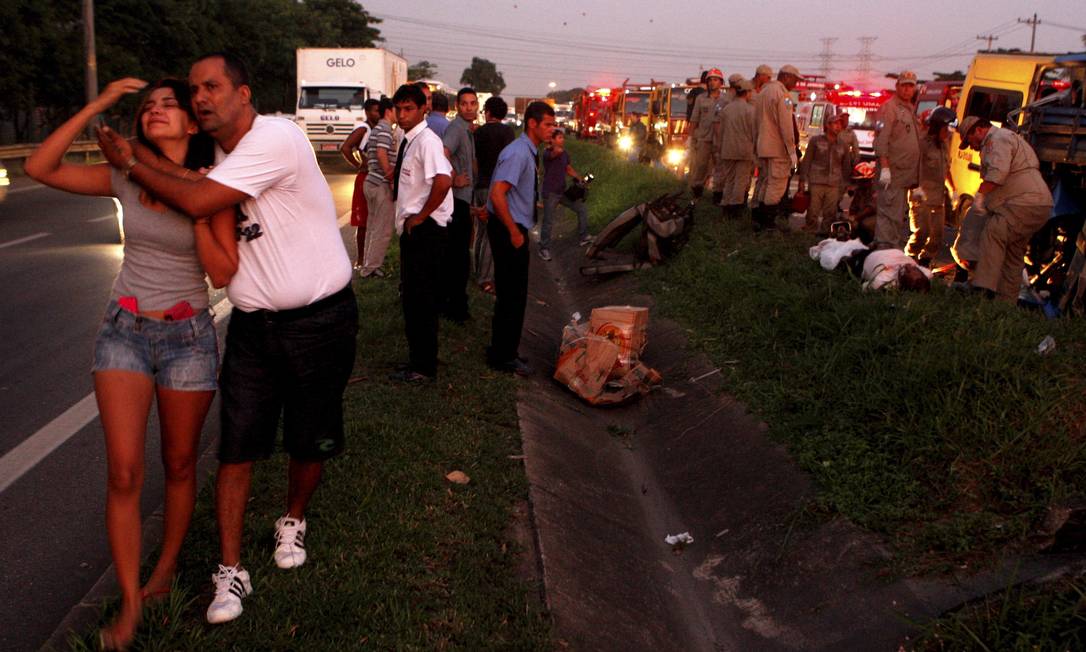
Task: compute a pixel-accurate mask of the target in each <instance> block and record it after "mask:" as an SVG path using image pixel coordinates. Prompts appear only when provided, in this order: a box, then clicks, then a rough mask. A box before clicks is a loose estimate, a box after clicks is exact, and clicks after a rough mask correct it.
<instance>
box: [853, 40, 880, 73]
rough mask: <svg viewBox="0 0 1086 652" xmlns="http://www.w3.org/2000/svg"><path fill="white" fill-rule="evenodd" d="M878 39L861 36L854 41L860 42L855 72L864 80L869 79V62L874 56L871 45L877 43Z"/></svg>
mask: <svg viewBox="0 0 1086 652" xmlns="http://www.w3.org/2000/svg"><path fill="white" fill-rule="evenodd" d="M878 38H879V37H877V36H861V37H859V38H858V39H856V40H857V41H859V42H860V64H859V67H858V70H857V72H859V74H860V77H861V78H863V79H864V80H867V79H868V78H870V77H871V60H872V59H873V58H874V56H875V55H874V53H873V52H872V51H871V44H872V43H874V42H875V41H877V40H878Z"/></svg>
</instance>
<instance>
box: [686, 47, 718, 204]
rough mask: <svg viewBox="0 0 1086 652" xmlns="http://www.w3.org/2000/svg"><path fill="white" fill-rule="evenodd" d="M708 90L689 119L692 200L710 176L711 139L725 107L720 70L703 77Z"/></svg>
mask: <svg viewBox="0 0 1086 652" xmlns="http://www.w3.org/2000/svg"><path fill="white" fill-rule="evenodd" d="M705 83H706V85H708V87H709V91H708V92H707V93H702V94H701V95H698V99H696V100H694V112H693V113H692V114H691V115H690V134H691V136H690V142H691V143H692V144H693V153H694V158H693V160H692V161H691V164H690V189H691V191H692V192H693V194H694V199H698V198H700V197H701V193H702V192H703V191H704V189H705V179H706V177H708V176H709V174H710V173H711V172H712V167H711V166H712V163H713V159H714V154H715V152H714V151H713V135H714V134H715V133H716V129H717V128H718V124H719V122H718V121H719V119H720V111H721V110H722V109H723V108H724V104H726V103H727V96H726V95H725V94H724V92H723V91H722V90H721V87H722V86H723V85H724V73H722V72H720V69H719V68H712V69H710V70H709V72H708V73H707V74H706V75H705Z"/></svg>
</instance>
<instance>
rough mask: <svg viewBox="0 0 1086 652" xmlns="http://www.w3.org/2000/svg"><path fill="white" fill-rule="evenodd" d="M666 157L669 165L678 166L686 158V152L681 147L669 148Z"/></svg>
mask: <svg viewBox="0 0 1086 652" xmlns="http://www.w3.org/2000/svg"><path fill="white" fill-rule="evenodd" d="M665 157H666V158H665V160H666V161H667V164H668V165H674V166H678V165H680V164H681V163H682V162H683V159H684V158H686V152H685V151H683V150H681V149H674V148H673V149H669V150H667V154H666V155H665Z"/></svg>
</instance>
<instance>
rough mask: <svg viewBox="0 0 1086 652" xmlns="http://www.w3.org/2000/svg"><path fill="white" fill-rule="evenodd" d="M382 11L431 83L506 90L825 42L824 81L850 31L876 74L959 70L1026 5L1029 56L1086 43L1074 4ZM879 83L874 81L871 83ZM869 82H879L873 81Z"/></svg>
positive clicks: (851, 69) (848, 49)
mask: <svg viewBox="0 0 1086 652" xmlns="http://www.w3.org/2000/svg"><path fill="white" fill-rule="evenodd" d="M362 4H363V6H364V7H365V8H366V10H367V11H369V12H370V13H371V14H373V15H374V16H377V17H379V18H382V19H384V22H383V23H381V24H380V25H379V28H380V30H381V34H382V35H383V36H384V38H385V43H384V46H385V47H387V48H388V49H390V50H393V51H396V52H400V51H401V50H402V51H403V55H404V57H405V58H406V59H407V61H408V63H415V62H417V61H419V60H422V59H426V60H428V61H430V62H433V63H436V64H437V65H438V73H439V74H438V79H440V80H441V81H444V82H446V83H448V84H450V85H452V86H453V87H456V86H457V85H458V82H459V80H460V73H461V72H462V71H463V69H464V68H465V67H467V66H468V64H469V63H470V62H471V58H472V56H479V57H483V58H487V59H490V60H491V61H494V62H495V63H496V64H497V65H498V70H499V71H501V72H502V74H503V75H504V77H505V81H506V84H507V87H506V89H505V91H504V92H503V95H507V96H512V95H538V94H543V93H546V92H547V90H548V88H547V86H548V83H549V82H552V81H553V82H555V83H556V84H557V88H559V89H564V88H571V87H574V86H586V85H593V86H607V85H617V84H620V83H621V82H622V80H623V79H626V78H630V81H633V82H647V81H649V79H650V78H655V79H657V80H662V81H668V82H679V81H682V80H683V79H685V78H686V77H690V76H694V75H697V74H698V72H699V70H701V69H702V68H709V67H720V68H722V69H723V71H724V74H725V76H727V75H730V74H731V73H733V72H738V73H741V74H743V75H744V76H747V77H749V76H751V75H752V74H753V71H754V68H755V67H756V66H757V65H758V64H760V63H767V64H769V65H771V66H773V68H774V69H776V68H778V67H779V66H781V65H783V64H786V63H791V64H793V65H795V66H797V67H798V68H799V69H800V71H801V72H805V73H814V74H821V72H822V69H823V61H822V59H821V58H820V56H819V53H820V52H821V51H822V50H823V43H822V42H821V40H820V39H822V38H831V37H836V38H837V41H836V42H834V43H833V44H832V45H831V52H832V53H833V58H832V59H831V62H830V77H831V78H834V79H839V80H846V81H856V80H857V78H858V76H859V74H858V71H859V70H860V68H861V57H860V52H861V48H862V45H861V42H860V40H859V37H866V36H870V37H876V40H875V41H873V42H872V43H871V46H870V51H871V55H872V56H871V59H870V69H871V75H872V77H874V78H881V77H883V76H884V75H885V73H887V72H896V71H898V70H900V69H902V68H909V69H913V70H915V71H916V72H917V73H918V74H919V75H920V77H921V78H925V77H929V76H930V74H931V72H932V71H953V70H956V69H957V70H963V71H964V70H965V69H966V68H967V67H968V65H969V62H970V60H971V59H972V56H973V53H974V52H975V51H976V50H977V49H978V48H983V47H986V43H985V42H982V41H979V40H977V39H976V37H977V36H978V35H988V34H992V35H994V36H997V37H998V40H996V41H994V42H993V47H996V48H998V47H1004V48H1014V47H1018V48H1022V49H1023V50H1028V49H1029V41H1030V27H1029V26H1028V25H1024V24H1020V23H1018V22H1017V19H1019V18H1029V17H1030V16H1032V14H1033V13H1034V12H1036V13H1037V17H1038V18H1039V19H1040V21H1041V23H1040V25H1039V26H1038V27H1037V47H1036V49H1037V50H1038V51H1047V52H1068V51H1077V52H1081V51H1083V50H1086V46H1084V45H1083V43H1082V34H1084V33H1086V11H1084V9H1086V2H1083V0H1045V1H1043V2H1042V1H1035V0H1018V1H1016V2H1012V1H1011V0H986V1H978V0H964V1H959V2H954V1H947V0H943V1H935V0H912V1H911V2H869V1H865V2H861V1H858V0H835V1H833V2H830V1H827V0H808V1H807V2H795V1H792V0H787V1H785V0H777V1H769V0H747V1H745V2H742V3H740V2H721V1H719V0H717V1H712V0H687V1H686V2H670V1H668V2H661V1H656V2H649V1H648V0H623V1H622V2H602V1H592V0H585V1H582V2H538V1H536V0H491V1H480V0H461V1H456V0H440V1H437V0H413V1H411V2H404V1H403V0H364V1H363V2H362ZM878 81H882V80H878ZM876 83H877V82H876Z"/></svg>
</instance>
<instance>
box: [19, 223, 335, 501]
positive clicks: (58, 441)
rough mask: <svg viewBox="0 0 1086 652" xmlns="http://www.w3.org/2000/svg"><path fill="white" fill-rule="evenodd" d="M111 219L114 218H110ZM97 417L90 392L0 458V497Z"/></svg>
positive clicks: (225, 306) (223, 309) (220, 315)
mask: <svg viewBox="0 0 1086 652" xmlns="http://www.w3.org/2000/svg"><path fill="white" fill-rule="evenodd" d="M108 217H113V216H112V215H110V216H108ZM350 220H351V212H350V211H347V212H346V213H344V214H343V215H341V216H340V217H339V219H338V220H337V221H338V223H339V226H340V227H343V226H346V225H347V223H348V222H350ZM47 235H49V234H48V233H39V234H37V235H34V236H30V237H29V239H31V240H33V239H35V238H40V237H44V236H47ZM27 239H28V238H23V239H22V240H13V241H12V242H9V243H5V244H2V245H0V247H6V246H8V245H12V244H17V243H19V242H25V241H26V240H27ZM232 307H233V304H231V303H230V299H227V298H225V297H224V298H223V299H222V300H220V301H219V302H218V303H216V304H215V305H214V306H212V308H211V311H212V313H214V315H215V323H216V324H218V323H220V322H221V321H223V320H224V319H226V317H227V316H228V315H229V314H230V310H231V308H232ZM97 416H98V403H97V402H96V401H95V399H94V392H91V393H90V394H87V395H86V396H84V397H83V398H82V399H80V400H79V402H78V403H76V404H75V405H73V406H72V407H70V408H68V409H67V410H65V411H64V413H63V414H61V415H60V416H59V417H57V418H55V419H53V420H52V421H50V422H49V423H47V424H46V425H45V426H43V427H42V428H41V429H40V430H38V431H37V432H35V433H34V434H33V435H30V436H29V437H27V438H26V440H25V441H23V443H21V444H19V445H18V446H16V447H15V448H13V449H12V450H11V451H9V452H8V453H7V454H6V455H4V456H3V457H0V493H3V492H4V491H5V490H6V489H7V488H8V487H10V486H11V485H12V484H14V483H15V482H16V481H18V480H19V478H21V477H23V476H24V475H26V473H27V472H29V471H30V470H31V469H33V468H34V467H35V466H37V465H38V463H39V462H41V461H42V460H44V459H45V458H46V457H48V456H49V455H50V454H51V453H52V452H53V451H55V450H56V449H58V448H60V446H61V445H62V444H64V442H66V441H68V440H69V439H71V438H72V437H74V436H75V434H76V433H77V432H79V431H80V430H82V429H83V428H84V427H85V426H86V425H87V424H88V423H90V422H91V421H93V420H94V419H95V417H97Z"/></svg>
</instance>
